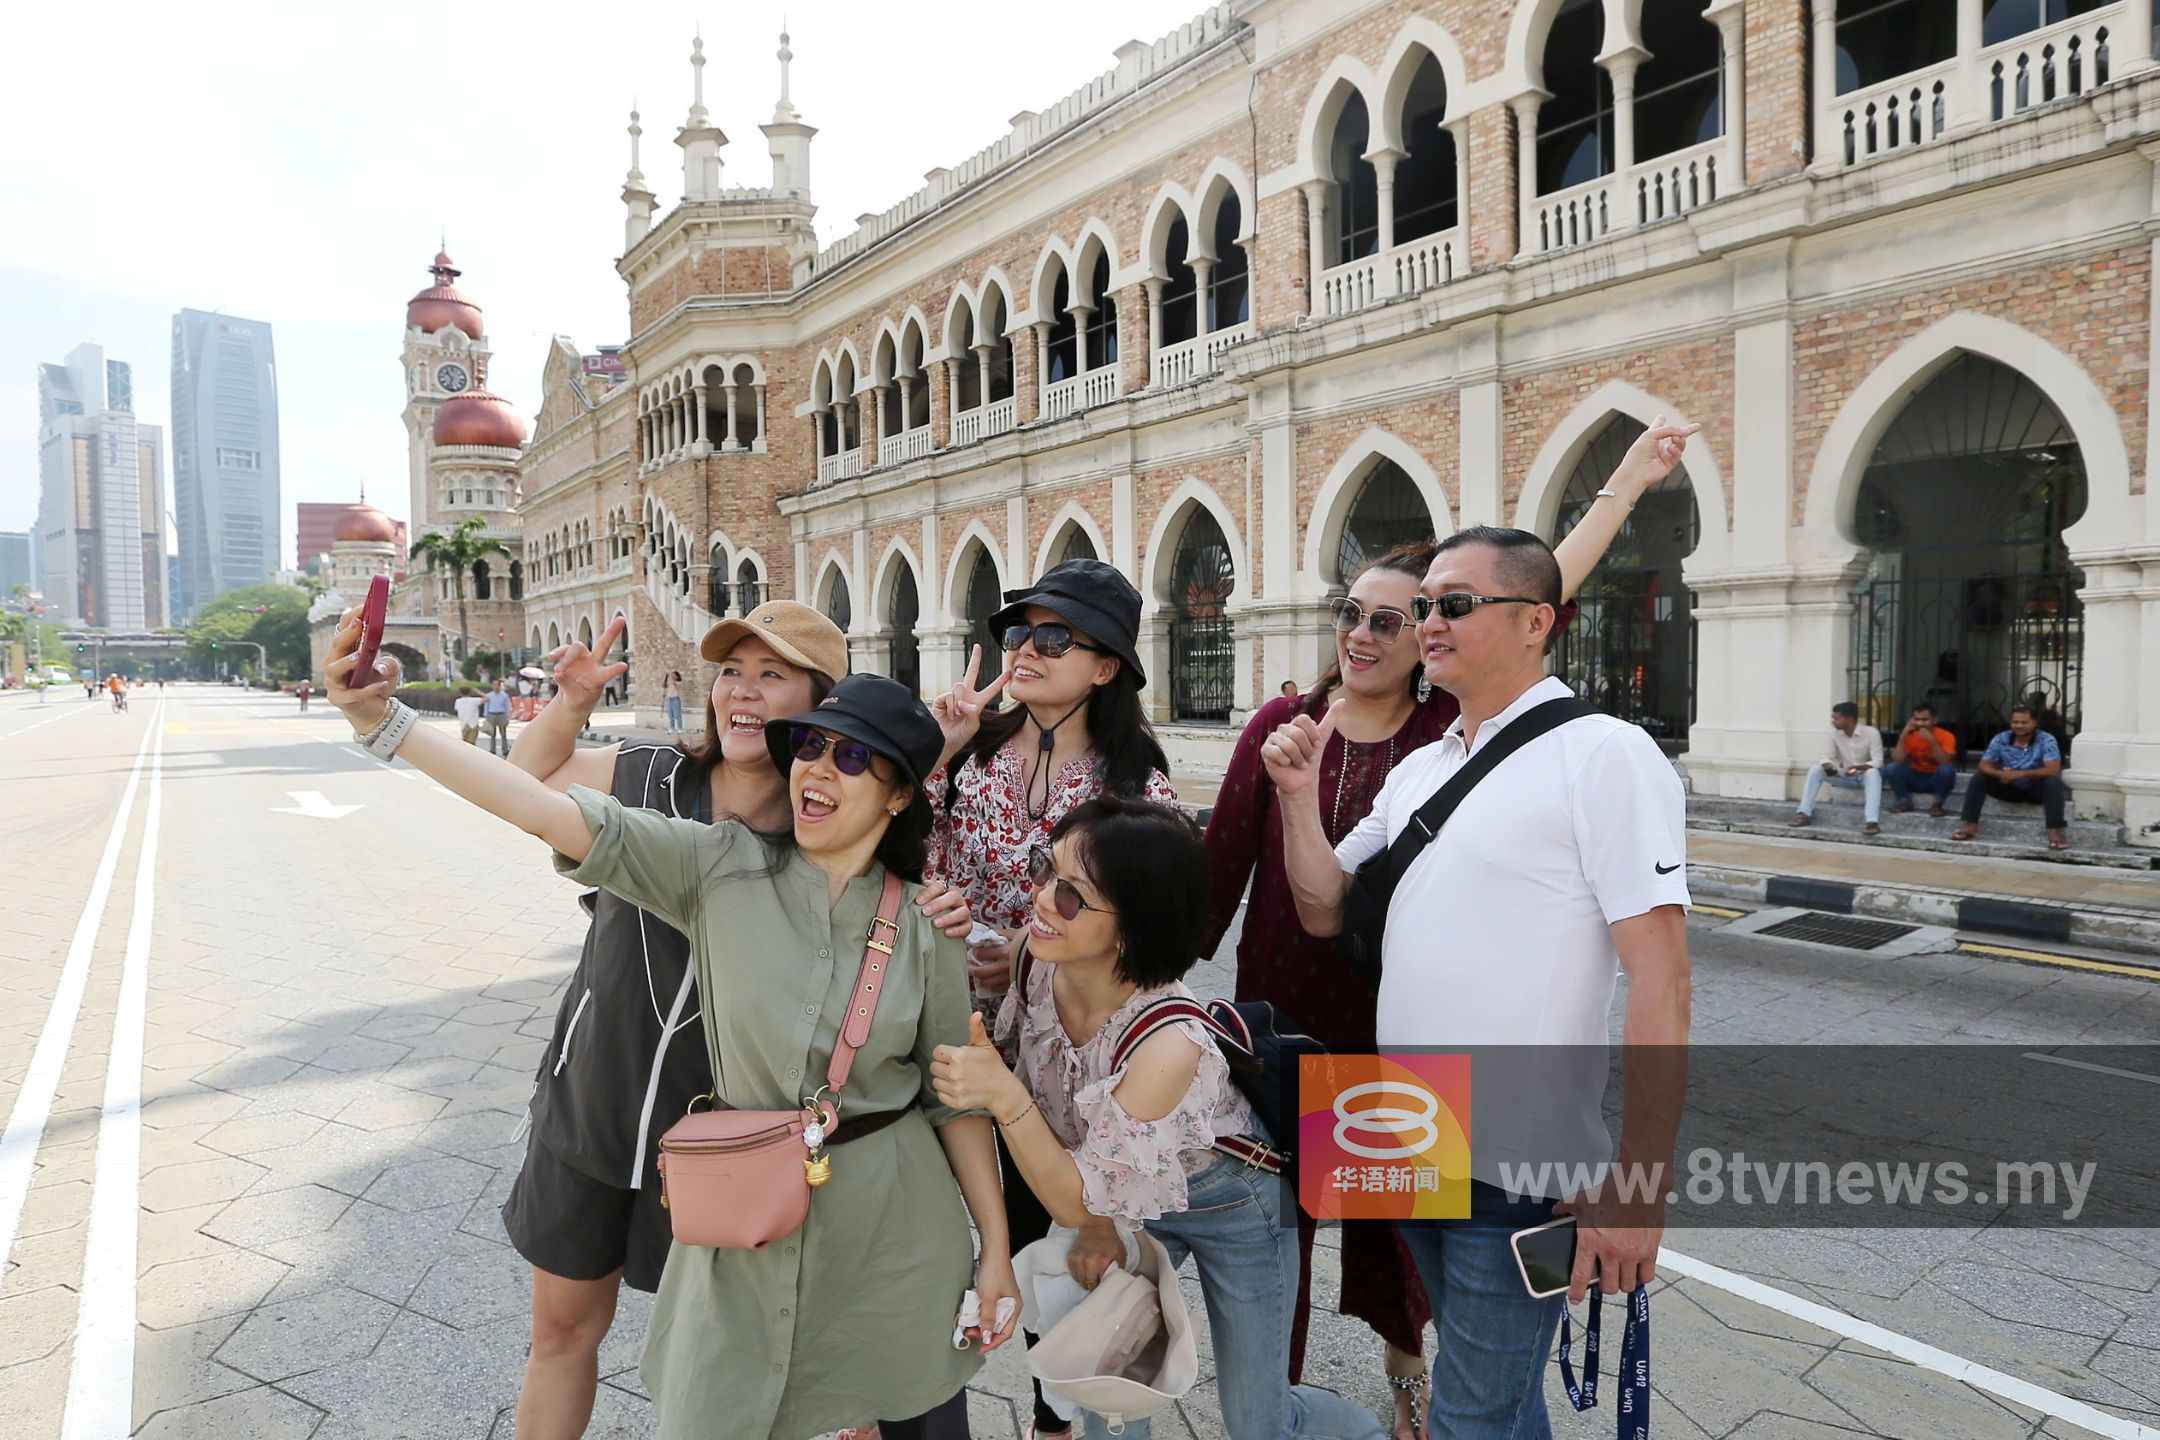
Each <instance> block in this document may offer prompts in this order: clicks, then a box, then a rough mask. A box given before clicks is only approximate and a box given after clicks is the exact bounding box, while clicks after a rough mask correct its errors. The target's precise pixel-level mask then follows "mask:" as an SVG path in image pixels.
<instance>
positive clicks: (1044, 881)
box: [1028, 850, 1117, 920]
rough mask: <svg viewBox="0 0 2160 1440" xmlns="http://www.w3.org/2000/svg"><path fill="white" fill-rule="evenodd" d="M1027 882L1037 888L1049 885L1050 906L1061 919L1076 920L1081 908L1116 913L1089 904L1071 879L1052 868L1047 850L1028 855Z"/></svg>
mask: <svg viewBox="0 0 2160 1440" xmlns="http://www.w3.org/2000/svg"><path fill="white" fill-rule="evenodd" d="M1028 883H1029V884H1030V885H1032V886H1034V887H1035V888H1036V889H1037V890H1040V889H1042V887H1043V886H1045V885H1048V886H1049V887H1050V907H1051V908H1052V909H1054V910H1056V911H1057V913H1058V915H1059V917H1060V918H1061V919H1065V920H1077V919H1079V918H1080V912H1081V911H1083V910H1093V911H1094V912H1095V913H1096V914H1098V915H1115V914H1117V911H1115V910H1105V909H1103V907H1102V906H1100V905H1095V904H1090V903H1089V901H1088V898H1087V897H1086V896H1085V895H1082V894H1081V893H1080V891H1079V888H1078V887H1076V886H1075V885H1074V884H1073V883H1072V881H1070V880H1067V879H1066V878H1065V877H1064V876H1062V875H1060V874H1058V873H1057V871H1056V870H1055V869H1054V868H1052V866H1051V864H1050V852H1049V851H1048V850H1037V851H1035V853H1034V854H1032V855H1030V856H1029V857H1028Z"/></svg>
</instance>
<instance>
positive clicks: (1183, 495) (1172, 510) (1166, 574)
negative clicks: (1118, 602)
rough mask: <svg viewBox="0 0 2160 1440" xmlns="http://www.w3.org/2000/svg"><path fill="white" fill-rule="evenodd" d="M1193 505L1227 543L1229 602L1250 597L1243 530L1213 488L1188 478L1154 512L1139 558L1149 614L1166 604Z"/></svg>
mask: <svg viewBox="0 0 2160 1440" xmlns="http://www.w3.org/2000/svg"><path fill="white" fill-rule="evenodd" d="M1196 505H1197V506H1199V507H1200V508H1201V509H1203V510H1206V511H1207V512H1208V513H1209V514H1210V515H1212V516H1214V517H1215V523H1216V524H1217V525H1220V526H1221V527H1222V533H1223V538H1224V539H1225V540H1227V541H1229V543H1230V556H1231V560H1232V562H1233V569H1232V576H1231V579H1232V584H1231V587H1230V603H1231V604H1232V605H1243V604H1244V603H1245V602H1246V601H1248V600H1250V599H1251V598H1252V552H1251V551H1249V550H1248V549H1246V548H1245V535H1244V531H1243V530H1242V529H1241V528H1240V527H1239V525H1238V523H1237V519H1236V517H1235V515H1234V514H1233V513H1232V512H1231V509H1230V507H1229V506H1228V505H1226V504H1224V503H1223V498H1222V496H1220V495H1218V494H1216V493H1215V489H1214V487H1213V486H1211V485H1209V484H1208V483H1207V482H1206V481H1204V480H1201V479H1199V478H1198V477H1196V476H1187V477H1186V478H1185V479H1184V480H1182V481H1180V482H1179V484H1178V487H1177V488H1176V489H1175V490H1172V491H1171V492H1170V498H1169V499H1167V500H1165V501H1164V502H1163V506H1162V508H1161V509H1160V510H1158V511H1156V512H1155V526H1154V528H1153V529H1152V530H1150V531H1149V532H1148V541H1147V549H1146V550H1145V551H1144V552H1143V553H1142V556H1141V560H1140V568H1141V573H1143V574H1144V575H1146V576H1147V583H1146V584H1144V585H1142V586H1141V587H1140V590H1141V598H1142V601H1143V604H1144V605H1145V607H1146V608H1147V609H1148V610H1149V611H1154V610H1157V609H1160V608H1161V607H1162V606H1163V605H1164V604H1165V603H1167V591H1168V587H1169V584H1170V567H1171V563H1172V561H1173V560H1174V558H1175V556H1176V553H1177V537H1178V534H1179V532H1180V531H1181V530H1182V529H1183V528H1184V525H1185V518H1186V516H1187V514H1188V513H1189V512H1190V511H1191V510H1192V508H1193V507H1194V506H1196ZM1104 553H1108V552H1104Z"/></svg>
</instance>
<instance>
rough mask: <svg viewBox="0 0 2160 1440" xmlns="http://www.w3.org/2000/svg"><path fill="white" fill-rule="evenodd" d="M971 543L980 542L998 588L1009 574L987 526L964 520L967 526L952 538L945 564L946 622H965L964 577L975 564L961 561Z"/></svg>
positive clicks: (965, 584)
mask: <svg viewBox="0 0 2160 1440" xmlns="http://www.w3.org/2000/svg"><path fill="white" fill-rule="evenodd" d="M971 543H972V544H978V545H981V546H982V548H983V550H984V552H985V553H987V554H988V555H989V557H990V564H991V565H992V566H993V567H994V568H995V569H996V570H997V576H998V587H999V588H1000V589H1004V588H1005V585H1006V582H1007V581H1008V580H1009V579H1011V578H1012V571H1011V570H1010V569H1008V568H1007V567H1006V564H1005V556H1004V553H1003V552H1002V551H1001V550H999V548H998V542H997V537H996V536H995V535H992V534H991V533H990V529H989V527H988V526H986V525H984V524H983V522H982V521H980V520H970V521H968V523H967V527H966V528H965V529H963V530H962V531H961V532H960V535H959V538H958V539H956V540H955V541H954V542H953V548H952V550H951V552H950V553H951V555H952V560H951V561H950V563H948V564H947V565H946V567H945V614H946V616H947V618H948V619H949V621H950V623H952V624H955V625H965V624H966V623H967V589H968V581H969V580H970V579H972V578H973V575H972V574H971V572H972V571H973V570H974V568H975V567H974V566H973V565H971V564H967V563H964V562H966V560H967V558H968V546H969V545H970V544H971Z"/></svg>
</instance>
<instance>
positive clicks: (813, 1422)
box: [555, 786, 982, 1440]
mask: <svg viewBox="0 0 2160 1440" xmlns="http://www.w3.org/2000/svg"><path fill="white" fill-rule="evenodd" d="M570 794H571V798H572V799H574V800H576V801H577V804H578V808H579V809H580V810H581V811H583V812H584V815H585V821H586V824H587V825H588V826H590V827H591V829H592V833H593V848H592V853H591V854H589V855H587V856H586V857H585V861H584V863H583V864H573V863H571V861H570V860H569V858H568V857H567V856H563V855H559V854H558V855H557V856H556V857H555V867H556V869H558V870H560V871H561V872H562V873H563V874H565V875H568V876H570V877H572V878H573V879H576V880H578V881H580V882H582V883H584V884H588V885H597V886H599V887H600V888H602V889H604V890H609V891H612V892H613V893H615V894H616V895H619V896H621V897H622V898H623V899H625V900H627V901H629V902H630V903H631V904H633V905H639V906H643V907H644V908H645V909H647V910H649V911H651V912H652V913H653V914H654V915H656V916H658V917H659V918H660V919H662V920H665V921H666V922H667V923H668V924H670V925H673V926H675V927H676V928H677V929H678V930H681V931H682V932H683V933H684V934H685V935H687V936H689V937H690V948H691V955H692V962H693V963H694V964H695V965H696V966H697V979H698V991H699V994H700V995H701V996H702V997H703V1000H704V1006H705V1034H706V1038H707V1043H708V1046H709V1047H710V1048H711V1049H712V1050H713V1052H714V1054H713V1072H714V1073H715V1074H716V1075H718V1076H719V1077H720V1098H721V1099H722V1100H723V1101H725V1102H726V1103H727V1104H729V1105H732V1106H735V1107H737V1108H739V1109H745V1110H784V1109H792V1108H794V1107H795V1106H797V1105H799V1104H800V1103H801V1101H802V1097H803V1096H805V1095H807V1094H809V1093H810V1092H812V1091H814V1090H816V1089H817V1088H818V1086H819V1085H821V1084H822V1083H824V1079H825V1067H826V1064H827V1063H828V1062H829V1061H830V1059H831V1058H832V1051H833V1045H834V1043H835V1041H836V1040H837V1039H838V1036H839V1030H840V1017H841V1016H842V1015H843V1014H844V1013H845V1009H846V1004H847V1000H848V997H849V995H850V993H851V992H852V990H853V988H854V985H855V976H856V971H857V969H858V968H859V967H860V965H861V963H862V953H863V941H864V939H865V937H866V936H867V935H868V933H869V927H870V919H871V917H872V916H873V915H874V914H876V913H877V901H878V892H879V890H880V889H881V888H882V886H883V884H884V878H885V877H884V871H883V870H882V868H880V867H876V866H873V867H872V868H871V871H870V873H869V874H868V875H867V876H865V877H863V878H861V879H858V880H854V881H851V882H850V883H849V885H848V887H847V891H846V893H845V894H844V895H842V896H841V899H840V903H839V904H838V905H837V906H831V908H828V907H829V906H830V902H831V891H830V888H829V882H828V881H827V879H826V876H825V873H824V872H823V871H821V870H819V869H817V868H816V867H815V866H813V865H811V864H810V863H809V862H808V861H807V860H805V859H803V858H802V856H801V855H799V854H797V853H795V852H794V851H792V850H790V851H788V852H786V853H785V854H784V855H781V856H778V857H776V856H775V855H774V854H773V852H771V851H769V850H768V849H767V848H766V846H765V845H764V843H763V842H762V841H760V840H759V839H758V838H757V837H756V836H755V835H754V834H752V833H751V832H750V831H749V830H748V829H747V828H745V827H744V826H742V825H741V824H739V823H735V822H726V823H722V824H718V825H705V824H700V823H698V822H697V821H693V820H677V819H674V818H672V817H670V816H665V815H660V814H657V813H655V812H653V811H650V810H637V809H626V808H624V807H623V806H622V805H621V804H620V803H619V802H618V801H616V800H615V799H614V798H613V797H611V796H608V795H603V794H601V793H600V792H598V791H596V790H588V789H586V788H584V787H583V786H575V787H573V788H572V789H571V791H570ZM916 888H917V887H915V886H912V885H910V886H908V887H907V891H908V896H909V900H910V901H911V902H912V900H913V897H914V893H915V891H916ZM890 965H891V968H890V969H889V970H888V971H887V974H886V979H885V990H884V998H883V1000H882V1002H881V1003H880V1005H879V1007H878V1012H877V1019H876V1021H875V1022H874V1023H873V1024H872V1026H871V1030H870V1038H869V1041H868V1043H867V1044H865V1045H864V1046H863V1047H862V1049H861V1050H859V1051H858V1052H856V1056H855V1068H854V1071H853V1073H852V1074H851V1075H850V1077H849V1079H848V1084H847V1091H846V1094H845V1096H844V1097H843V1109H842V1114H841V1126H840V1132H839V1133H840V1135H841V1136H842V1137H843V1138H844V1137H845V1136H846V1134H847V1116H848V1114H851V1113H852V1114H856V1115H866V1114H870V1113H872V1112H874V1111H881V1110H897V1109H901V1108H902V1107H905V1106H907V1105H910V1104H913V1105H915V1106H917V1107H918V1108H917V1109H916V1110H915V1111H914V1112H913V1113H911V1114H909V1115H908V1116H906V1117H905V1118H903V1119H901V1120H900V1121H899V1122H898V1123H897V1124H894V1125H890V1126H888V1127H886V1128H885V1129H883V1130H880V1131H877V1132H875V1133H873V1134H870V1135H865V1136H864V1137H863V1138H862V1139H860V1140H858V1141H855V1142H852V1143H848V1144H840V1145H835V1146H832V1147H831V1148H830V1149H828V1150H827V1152H826V1153H827V1154H828V1155H830V1156H831V1158H832V1181H831V1183H829V1184H827V1185H824V1186H821V1187H820V1188H818V1189H817V1190H815V1191H814V1192H812V1194H811V1197H810V1218H809V1221H808V1222H807V1223H806V1224H805V1225H804V1226H803V1228H802V1230H801V1231H799V1232H798V1233H797V1234H794V1235H790V1236H788V1237H786V1238H785V1239H781V1240H776V1241H774V1242H773V1243H772V1244H770V1245H768V1246H766V1247H765V1248H764V1249H763V1250H709V1249H704V1248H701V1247H697V1246H687V1245H676V1246H674V1247H672V1248H671V1249H670V1250H669V1252H668V1261H667V1269H666V1271H665V1272H664V1274H663V1275H662V1276H661V1280H660V1293H659V1296H658V1298H657V1300H656V1302H655V1305H654V1309H653V1317H652V1325H651V1328H650V1330H649V1332H648V1335H647V1338H646V1341H645V1358H644V1362H643V1365H642V1367H641V1369H640V1375H641V1376H642V1378H643V1380H644V1382H645V1388H646V1390H647V1391H649V1392H650V1393H651V1395H652V1398H653V1406H654V1409H655V1411H656V1412H657V1414H658V1417H659V1421H660V1433H661V1435H662V1436H663V1437H669V1440H673V1437H691V1436H696V1437H699V1440H738V1437H739V1440H802V1437H807V1436H813V1435H819V1434H823V1433H824V1432H826V1431H829V1430H836V1429H839V1428H841V1427H842V1426H847V1425H859V1424H867V1423H868V1422H870V1421H872V1420H876V1419H879V1418H884V1419H892V1420H898V1419H905V1418H908V1417H910V1416H915V1415H919V1414H921V1413H923V1412H924V1411H926V1410H929V1409H930V1408H932V1407H933V1406H935V1405H937V1404H939V1403H941V1402H943V1401H945V1400H947V1399H949V1398H951V1397H952V1396H953V1395H954V1394H956V1393H957V1392H958V1391H959V1390H960V1389H961V1388H962V1387H963V1386H964V1385H966V1384H967V1382H968V1381H969V1379H971V1378H972V1377H973V1375H974V1373H975V1371H976V1370H977V1368H978V1367H980V1365H981V1364H982V1359H981V1356H980V1355H979V1354H977V1353H976V1352H975V1351H973V1350H972V1349H970V1350H955V1349H953V1348H952V1327H953V1317H954V1315H955V1314H956V1313H957V1311H958V1310H959V1307H960V1297H961V1294H962V1292H964V1291H965V1290H967V1289H968V1288H969V1287H970V1286H971V1285H973V1284H974V1283H975V1281H974V1271H975V1254H974V1242H973V1239H972V1237H971V1236H970V1234H969V1232H968V1217H967V1209H966V1206H965V1205H964V1204H963V1202H962V1200H961V1197H960V1191H959V1187H958V1185H957V1183H956V1182H955V1181H954V1179H953V1174H952V1170H951V1168H950V1166H948V1165H947V1163H946V1160H945V1151H944V1147H942V1146H941V1145H940V1144H939V1143H938V1140H937V1137H936V1135H935V1133H934V1132H933V1127H934V1126H938V1125H943V1124H946V1123H947V1122H949V1121H951V1120H953V1119H955V1118H957V1117H958V1116H959V1115H961V1114H964V1113H969V1112H962V1111H955V1110H951V1109H948V1108H947V1107H945V1106H943V1105H940V1104H938V1102H937V1097H936V1095H935V1093H934V1092H933V1091H932V1089H931V1085H930V1054H931V1051H932V1050H933V1049H934V1048H935V1047H936V1046H938V1045H941V1044H951V1045H965V1044H966V1043H967V1039H968V1025H967V1017H968V986H967V970H966V959H965V952H964V950H963V949H962V947H961V945H960V942H958V941H957V940H952V939H948V938H947V937H945V936H943V935H940V934H939V933H938V932H937V930H936V929H935V928H934V927H932V925H931V924H930V922H929V921H928V920H927V919H926V918H925V917H924V916H923V914H922V912H921V911H920V910H918V909H916V908H915V906H914V905H913V904H912V903H909V904H906V905H904V906H903V907H902V909H901V913H900V938H899V941H898V942H897V943H896V944H895V945H894V947H893V956H892V960H891V962H890ZM655 1118H656V1122H658V1121H660V1120H661V1118H662V1117H655ZM665 1123H669V1124H672V1123H673V1120H672V1118H667V1119H666V1121H665Z"/></svg>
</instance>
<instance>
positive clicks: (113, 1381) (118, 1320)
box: [60, 701, 165, 1440]
mask: <svg viewBox="0 0 2160 1440" xmlns="http://www.w3.org/2000/svg"><path fill="white" fill-rule="evenodd" d="M164 709H165V706H164V702H162V701H160V702H159V704H158V709H157V713H156V714H153V715H152V717H151V719H152V722H153V723H152V726H151V728H152V730H153V731H155V732H156V734H157V736H158V740H157V743H156V745H155V746H154V747H153V748H152V749H151V752H150V780H149V792H150V793H149V801H148V803H147V804H146V805H145V806H144V807H143V834H142V853H141V856H140V858H139V859H138V860H137V861H136V863H135V909H134V913H133V914H132V915H131V916H130V917H129V919H128V933H127V952H126V958H125V960H124V962H123V963H122V966H121V970H120V999H119V1003H118V1006H117V1008H116V1009H115V1010H114V1013H113V1036H112V1050H111V1052H110V1054H109V1056H108V1058H107V1060H106V1069H105V1105H104V1108H103V1109H102V1110H101V1111H100V1112H99V1114H98V1139H97V1162H96V1168H95V1170H94V1171H93V1172H92V1178H91V1186H90V1233H89V1237H88V1239H87V1241H86V1243H85V1247H84V1253H83V1284H82V1293H81V1298H80V1300H79V1302H78V1306H77V1310H76V1318H75V1356H74V1359H73V1361H72V1362H71V1369H70V1371H69V1374H68V1396H67V1411H66V1418H65V1419H64V1420H63V1421H62V1422H61V1428H60V1435H61V1440H126V1437H127V1436H128V1435H129V1434H131V1433H133V1429H134V1423H135V1420H134V1408H135V1266H136V1251H137V1245H138V1241H139V1239H140V1236H139V1233H138V1230H137V1226H138V1223H139V1221H140V1217H141V1213H142V1072H143V1028H144V1023H145V1020H146V1018H147V1011H148V1008H149V1001H150V927H151V921H152V917H153V914H154V912H155V904H156V901H155V893H156V892H155V882H156V878H157V850H158V816H159V812H160V809H161V808H162V806H161V803H160V796H161V793H162V791H161V787H160V785H159V778H160V777H161V775H162V774H163V773H164V768H165V740H164V734H165V730H164V727H163V726H162V725H158V724H156V723H155V722H156V721H157V720H158V719H159V718H161V717H162V716H163V713H164Z"/></svg>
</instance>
